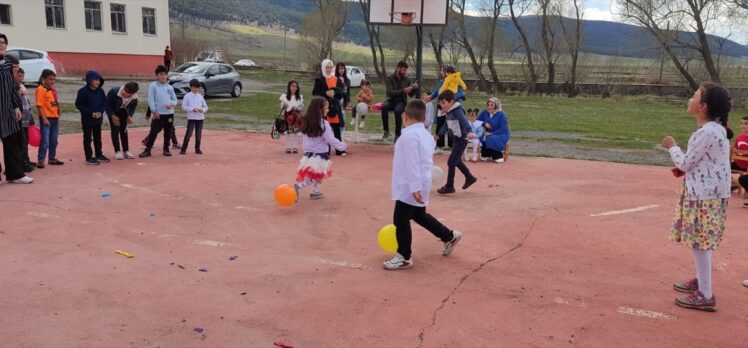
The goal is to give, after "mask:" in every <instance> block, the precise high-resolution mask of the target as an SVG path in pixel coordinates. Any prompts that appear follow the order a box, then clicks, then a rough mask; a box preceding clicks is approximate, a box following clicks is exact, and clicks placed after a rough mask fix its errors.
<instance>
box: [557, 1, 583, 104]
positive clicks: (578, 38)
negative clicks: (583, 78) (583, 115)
mask: <svg viewBox="0 0 748 348" xmlns="http://www.w3.org/2000/svg"><path fill="white" fill-rule="evenodd" d="M581 1H582V0H571V2H570V3H569V11H566V10H565V7H566V6H565V3H564V2H560V3H559V6H558V20H559V23H560V26H561V31H562V32H563V35H564V42H565V46H566V50H567V52H568V53H569V59H570V60H571V63H570V67H569V81H568V86H567V90H566V93H568V95H569V98H574V97H576V96H577V95H578V94H579V88H578V87H577V78H578V74H577V71H578V67H579V48H580V46H581V44H582V17H583V13H582V9H581V6H580V5H581V4H580V2H581ZM566 15H569V17H570V18H571V19H570V21H571V22H572V23H573V28H568V27H569V25H567V24H566V21H567V20H566V19H565V18H564V17H566Z"/></svg>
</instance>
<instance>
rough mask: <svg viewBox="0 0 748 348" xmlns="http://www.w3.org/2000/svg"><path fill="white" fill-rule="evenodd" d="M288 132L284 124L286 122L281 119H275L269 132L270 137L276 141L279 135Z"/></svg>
mask: <svg viewBox="0 0 748 348" xmlns="http://www.w3.org/2000/svg"><path fill="white" fill-rule="evenodd" d="M287 130H288V125H287V124H286V120H285V119H283V118H282V117H276V118H275V122H274V123H273V129H272V130H271V131H270V137H271V138H273V139H275V140H278V139H280V135H281V134H283V133H285V132H286V131H287Z"/></svg>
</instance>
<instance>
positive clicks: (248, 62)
mask: <svg viewBox="0 0 748 348" xmlns="http://www.w3.org/2000/svg"><path fill="white" fill-rule="evenodd" d="M234 66H239V67H250V66H257V64H255V62H253V61H251V60H249V59H240V60H237V61H236V63H234Z"/></svg>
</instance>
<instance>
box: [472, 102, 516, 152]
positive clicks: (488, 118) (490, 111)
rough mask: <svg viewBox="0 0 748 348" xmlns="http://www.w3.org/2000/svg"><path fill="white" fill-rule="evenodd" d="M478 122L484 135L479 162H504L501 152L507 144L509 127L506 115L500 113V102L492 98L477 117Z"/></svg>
mask: <svg viewBox="0 0 748 348" xmlns="http://www.w3.org/2000/svg"><path fill="white" fill-rule="evenodd" d="M478 120H481V121H483V127H485V129H486V131H485V133H484V139H483V144H482V145H483V146H481V160H483V161H489V160H490V161H494V162H496V163H502V162H504V154H503V153H502V151H504V149H505V148H506V144H507V143H508V142H509V138H510V135H509V125H508V124H507V121H506V114H505V113H504V112H503V111H501V101H500V100H499V98H496V97H493V98H491V99H489V100H488V102H486V109H485V110H483V111H482V112H481V113H480V115H478Z"/></svg>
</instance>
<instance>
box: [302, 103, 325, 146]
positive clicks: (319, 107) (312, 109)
mask: <svg viewBox="0 0 748 348" xmlns="http://www.w3.org/2000/svg"><path fill="white" fill-rule="evenodd" d="M325 104H327V100H326V99H325V98H322V97H319V96H316V97H313V98H312V101H310V102H309V107H308V108H307V109H306V114H305V115H304V118H303V119H302V122H301V133H302V134H304V135H306V136H308V137H312V138H315V137H319V136H322V133H324V129H322V120H324V116H325V115H324V112H323V111H324V108H325Z"/></svg>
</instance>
